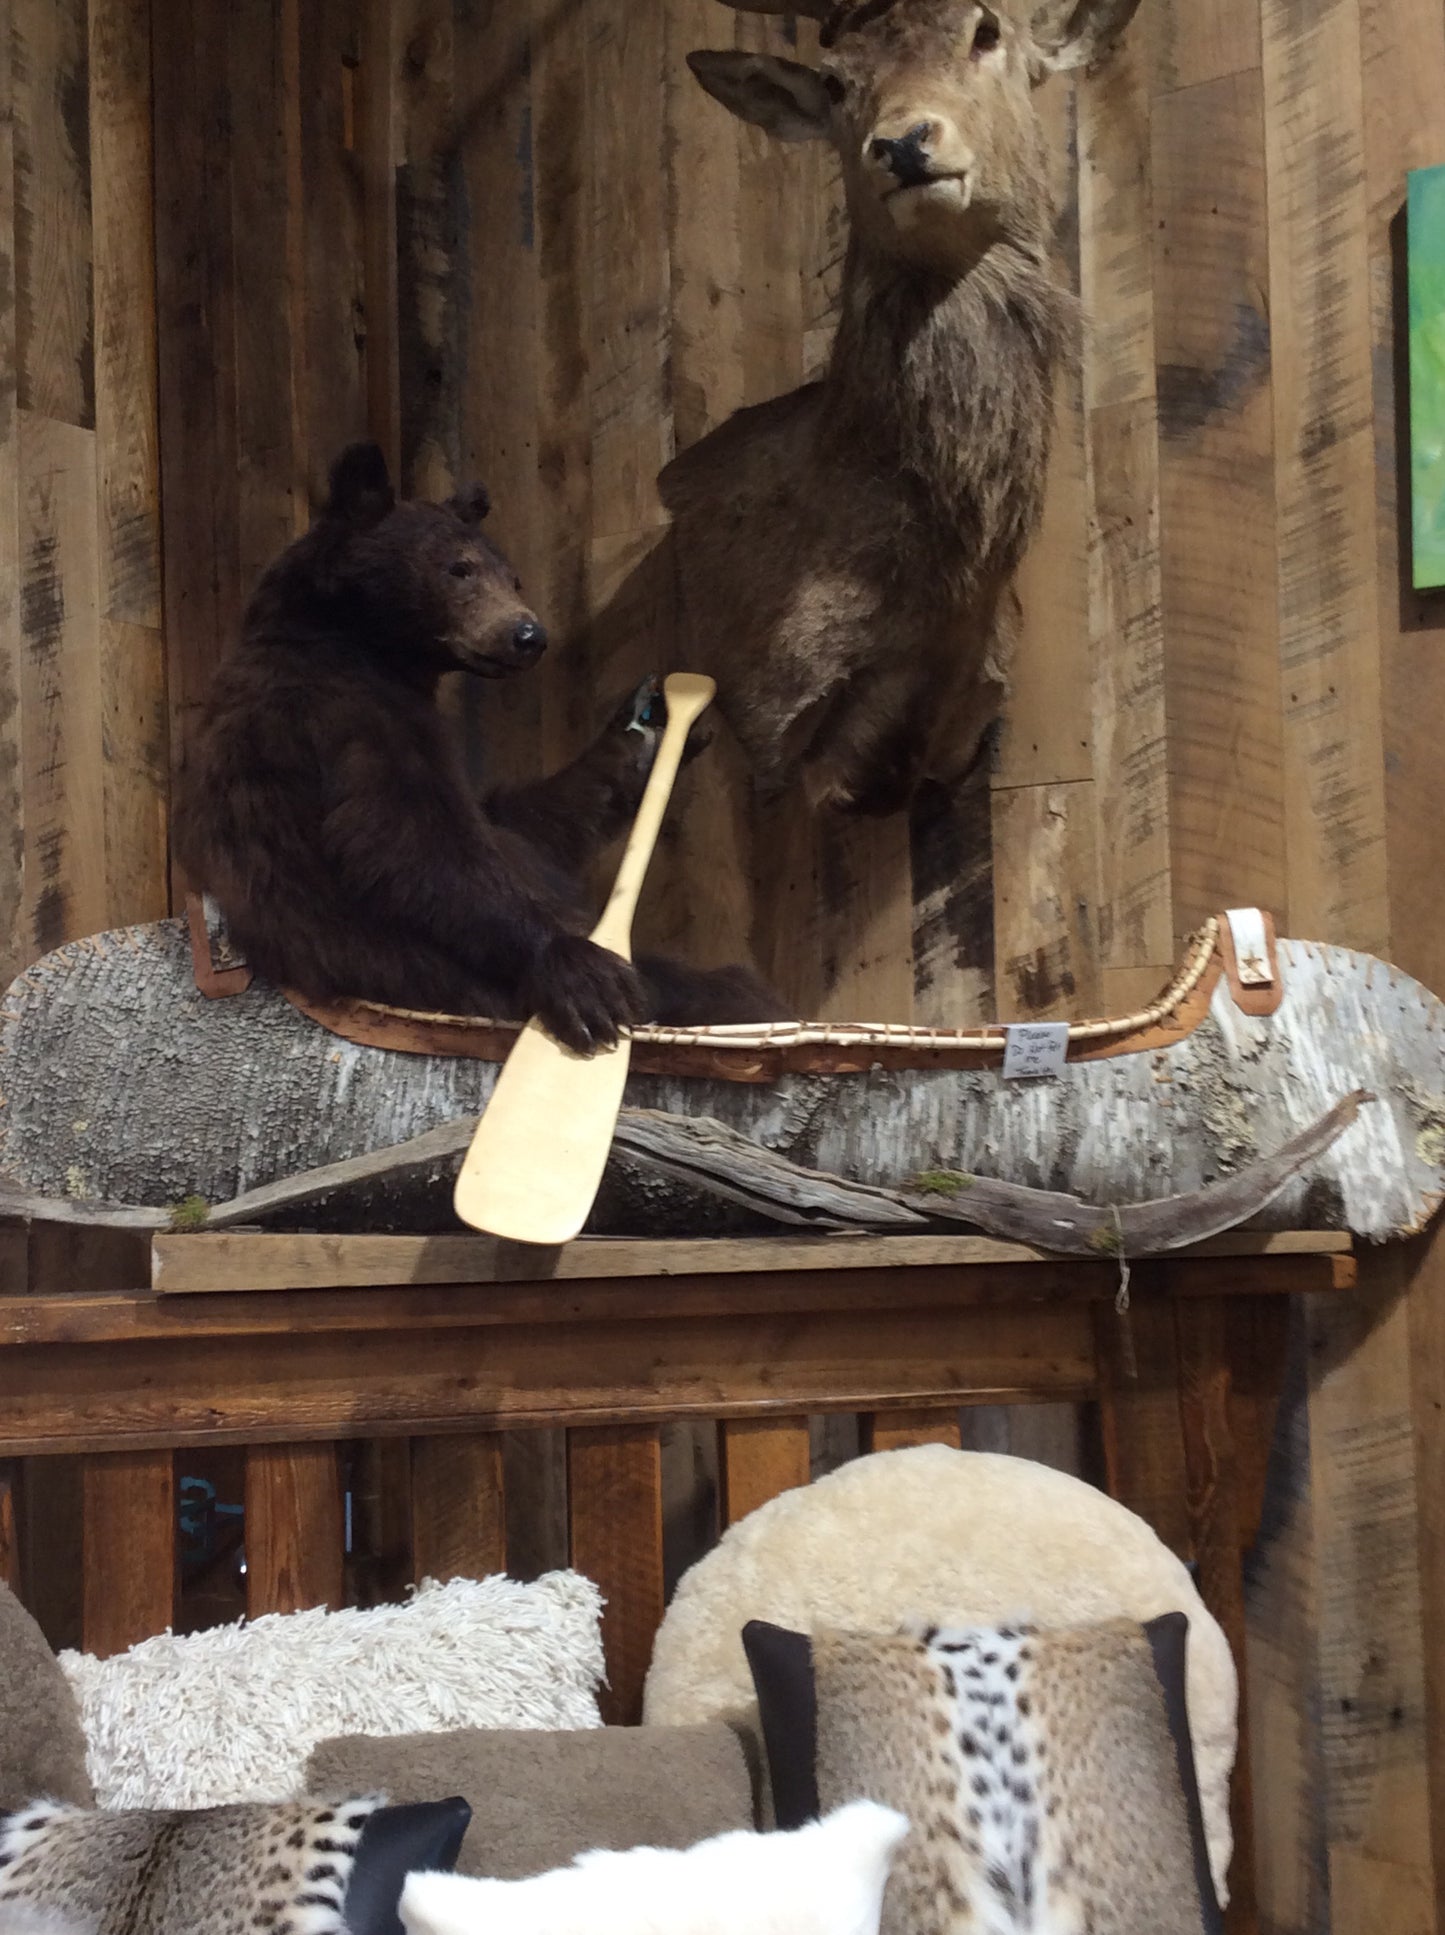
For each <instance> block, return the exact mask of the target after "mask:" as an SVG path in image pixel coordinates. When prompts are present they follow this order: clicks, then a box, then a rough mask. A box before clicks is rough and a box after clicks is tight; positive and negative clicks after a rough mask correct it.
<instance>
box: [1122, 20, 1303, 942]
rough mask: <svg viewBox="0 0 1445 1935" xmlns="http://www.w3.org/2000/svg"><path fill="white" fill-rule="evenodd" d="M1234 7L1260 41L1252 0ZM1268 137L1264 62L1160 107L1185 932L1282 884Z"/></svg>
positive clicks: (1177, 823) (1158, 261)
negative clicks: (1262, 76) (1265, 142)
mask: <svg viewBox="0 0 1445 1935" xmlns="http://www.w3.org/2000/svg"><path fill="white" fill-rule="evenodd" d="M1227 11H1229V12H1230V13H1231V16H1238V25H1239V32H1240V36H1241V41H1242V42H1247V41H1248V40H1249V38H1250V36H1251V34H1252V35H1253V39H1254V42H1255V45H1256V46H1257V41H1258V21H1257V14H1256V13H1255V11H1254V10H1253V9H1252V8H1251V7H1250V6H1247V5H1242V4H1236V3H1235V0H1231V6H1230V8H1229V9H1227ZM1251 23H1252V24H1251ZM1182 31H1183V30H1182V28H1181V34H1182ZM1262 149H1263V98H1262V88H1261V83H1260V78H1259V74H1258V72H1257V70H1250V71H1245V72H1240V73H1235V74H1230V75H1228V76H1227V77H1225V78H1222V79H1218V80H1211V81H1207V82H1204V81H1201V82H1200V83H1198V84H1197V85H1195V86H1190V87H1185V88H1181V89H1180V90H1178V91H1177V92H1174V93H1171V94H1170V96H1169V99H1168V104H1167V108H1165V107H1161V109H1160V111H1159V112H1158V113H1156V114H1155V115H1154V116H1153V118H1152V123H1151V152H1152V158H1153V175H1154V214H1155V230H1154V287H1155V291H1156V297H1157V302H1156V311H1155V314H1156V353H1157V356H1158V381H1159V419H1160V497H1161V505H1162V517H1163V545H1164V551H1163V568H1162V589H1163V621H1164V636H1165V638H1166V640H1167V641H1168V646H1167V650H1166V654H1165V707H1166V715H1167V719H1168V737H1169V764H1170V794H1169V831H1170V844H1171V849H1172V855H1173V874H1174V893H1173V901H1174V907H1173V913H1174V924H1175V929H1176V937H1180V936H1182V934H1183V933H1185V932H1187V931H1189V930H1190V929H1192V928H1194V927H1196V926H1198V925H1199V923H1200V922H1201V921H1202V920H1203V919H1205V918H1206V917H1207V916H1208V915H1209V914H1210V913H1212V912H1215V911H1217V910H1218V909H1219V908H1221V907H1226V906H1237V905H1239V904H1240V903H1241V902H1252V903H1255V904H1258V905H1261V906H1264V907H1269V908H1274V909H1278V908H1280V907H1282V906H1283V904H1284V901H1285V886H1286V883H1285V855H1284V803H1283V796H1282V780H1281V770H1282V757H1283V754H1282V728H1281V699H1280V690H1279V673H1278V659H1277V656H1276V653H1275V650H1274V641H1275V638H1276V634H1277V625H1278V610H1277V602H1276V595H1275V563H1276V552H1275V517H1274V477H1273V426H1272V411H1271V404H1270V370H1269V323H1268V282H1269V270H1268V261H1267V248H1266V236H1267V232H1268V230H1267V208H1266V204H1265V176H1264V157H1263V152H1262Z"/></svg>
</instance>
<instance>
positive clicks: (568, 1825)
mask: <svg viewBox="0 0 1445 1935" xmlns="http://www.w3.org/2000/svg"><path fill="white" fill-rule="evenodd" d="M306 1784H307V1786H308V1787H309V1788H310V1789H311V1791H312V1792H313V1793H327V1792H342V1791H348V1790H349V1791H350V1792H352V1793H365V1792H369V1791H371V1790H374V1789H378V1788H379V1789H383V1790H384V1791H385V1792H386V1793H387V1795H388V1796H389V1797H390V1799H391V1800H392V1801H393V1802H404V1801H434V1800H440V1799H441V1798H442V1797H443V1796H444V1795H448V1794H460V1795H463V1796H464V1797H465V1798H466V1799H467V1800H468V1801H469V1802H470V1803H471V1809H472V1821H471V1826H470V1827H469V1828H468V1829H467V1834H466V1839H465V1840H464V1841H463V1843H462V1851H461V1854H460V1856H459V1857H458V1860H457V1870H456V1871H457V1873H458V1874H463V1875H482V1876H489V1877H492V1878H495V1879H497V1880H501V1881H520V1880H523V1879H525V1878H526V1877H527V1876H529V1875H539V1874H546V1873H547V1872H548V1870H549V1869H552V1868H562V1867H566V1866H567V1865H568V1864H569V1863H570V1862H571V1861H572V1860H573V1858H574V1856H576V1855H579V1854H583V1853H585V1852H586V1851H587V1850H588V1849H589V1848H634V1847H641V1846H650V1847H658V1848H687V1847H691V1846H692V1845H693V1843H694V1842H697V1841H705V1840H708V1839H710V1838H711V1836H713V1835H715V1834H722V1833H724V1832H725V1831H726V1830H727V1829H729V1828H751V1827H753V1826H754V1825H755V1819H754V1808H753V1784H752V1780H751V1777H750V1775H749V1772H748V1765H747V1761H746V1760H745V1759H744V1756H743V1749H742V1746H741V1743H740V1742H739V1740H738V1738H737V1735H736V1734H734V1733H733V1731H732V1729H731V1728H729V1727H726V1726H724V1725H722V1724H721V1723H720V1722H713V1723H711V1724H709V1725H707V1726H701V1727H647V1728H642V1727H592V1728H587V1729H584V1730H579V1731H560V1732H541V1731H531V1732H520V1731H518V1732H513V1731H509V1730H505V1729H497V1730H492V1729H483V1728H475V1727H472V1728H462V1729H458V1730H457V1731H456V1732H453V1733H433V1734H405V1735H401V1736H399V1737H398V1738H396V1739H390V1740H375V1739H366V1738H362V1737H360V1736H357V1737H352V1738H348V1739H340V1740H324V1741H322V1743H321V1745H320V1746H319V1747H317V1748H316V1749H315V1751H314V1752H313V1753H312V1756H311V1759H310V1762H309V1764H308V1766H307V1769H306Z"/></svg>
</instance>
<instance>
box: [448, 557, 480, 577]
mask: <svg viewBox="0 0 1445 1935" xmlns="http://www.w3.org/2000/svg"><path fill="white" fill-rule="evenodd" d="M476 568H477V567H476V566H475V565H474V564H469V563H468V562H467V560H466V559H465V558H458V559H457V561H456V563H455V564H449V565H448V566H447V569H448V571H450V572H451V574H452V576H453V577H454V578H470V577H472V576H473V575H474V574H475V572H476Z"/></svg>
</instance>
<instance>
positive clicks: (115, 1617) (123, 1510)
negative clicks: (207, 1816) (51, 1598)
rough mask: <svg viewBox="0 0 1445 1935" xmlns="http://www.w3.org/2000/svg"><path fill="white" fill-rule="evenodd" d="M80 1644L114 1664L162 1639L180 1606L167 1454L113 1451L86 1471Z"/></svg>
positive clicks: (173, 1504)
mask: <svg viewBox="0 0 1445 1935" xmlns="http://www.w3.org/2000/svg"><path fill="white" fill-rule="evenodd" d="M81 1484H82V1494H83V1499H84V1536H83V1541H82V1553H83V1558H82V1569H83V1575H84V1600H83V1611H82V1616H81V1640H82V1644H83V1645H84V1648H85V1650H86V1652H87V1653H98V1654H99V1655H100V1656H101V1657H102V1658H108V1657H109V1656H110V1655H111V1654H112V1653H122V1652H124V1651H125V1649H126V1648H127V1647H128V1646H134V1645H135V1644H136V1642H137V1641H138V1640H142V1639H149V1638H150V1636H151V1635H152V1634H153V1633H160V1632H164V1631H165V1629H166V1627H167V1626H169V1625H170V1623H171V1620H172V1617H173V1615H174V1610H175V1598H176V1481H175V1459H174V1454H173V1453H171V1452H169V1451H111V1452H104V1453H99V1454H97V1455H96V1456H94V1457H90V1458H87V1459H85V1461H84V1465H83V1469H82V1478H81Z"/></svg>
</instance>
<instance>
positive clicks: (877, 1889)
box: [401, 1801, 908, 1935]
mask: <svg viewBox="0 0 1445 1935" xmlns="http://www.w3.org/2000/svg"><path fill="white" fill-rule="evenodd" d="M907 1832H908V1823H907V1821H905V1820H904V1818H903V1816H902V1815H901V1814H895V1813H893V1812H892V1811H891V1810H890V1809H888V1808H885V1807H878V1806H877V1805H875V1803H874V1802H872V1801H855V1802H854V1803H853V1804H852V1805H851V1806H849V1807H845V1808H840V1809H839V1810H838V1812H837V1813H836V1814H832V1815H830V1816H829V1817H828V1819H827V1820H825V1821H815V1822H813V1823H812V1825H811V1826H809V1827H805V1828H800V1829H798V1831H797V1832H796V1833H793V1834H754V1833H752V1832H751V1831H743V1832H739V1833H732V1834H720V1835H717V1836H716V1837H715V1838H714V1839H713V1840H710V1841H700V1842H698V1844H697V1845H696V1846H695V1847H692V1848H686V1849H676V1848H632V1849H630V1850H629V1851H628V1852H626V1853H625V1854H617V1853H612V1852H610V1851H601V1852H594V1853H592V1854H584V1855H579V1857H578V1858H577V1860H576V1862H574V1864H573V1865H572V1866H571V1867H570V1868H556V1869H554V1870H553V1871H552V1873H550V1874H545V1875H537V1876H534V1877H533V1879H532V1880H530V1881H476V1880H472V1879H469V1878H467V1877H464V1876H461V1875H412V1876H411V1878H410V1879H409V1880H408V1882H407V1884H406V1888H405V1890H404V1891H403V1894H402V1898H401V1918H402V1921H403V1922H404V1923H405V1925H406V1931H407V1935H878V1922H879V1916H880V1914H881V1913H882V1908H883V1889H884V1886H885V1884H886V1882H887V1880H888V1873H889V1869H890V1867H891V1865H892V1861H893V1856H894V1852H895V1850H896V1849H897V1847H898V1844H899V1843H900V1842H901V1841H902V1839H903V1837H904V1835H905V1834H906V1833H907Z"/></svg>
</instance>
